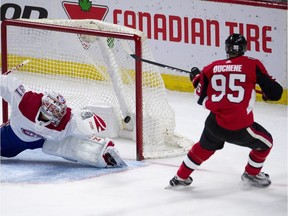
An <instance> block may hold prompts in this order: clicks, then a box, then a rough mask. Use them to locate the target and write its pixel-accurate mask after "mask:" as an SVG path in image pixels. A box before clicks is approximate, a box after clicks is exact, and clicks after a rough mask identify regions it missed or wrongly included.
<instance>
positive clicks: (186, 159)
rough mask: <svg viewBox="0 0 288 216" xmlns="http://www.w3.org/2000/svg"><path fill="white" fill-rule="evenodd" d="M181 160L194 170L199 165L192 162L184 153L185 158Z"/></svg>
mask: <svg viewBox="0 0 288 216" xmlns="http://www.w3.org/2000/svg"><path fill="white" fill-rule="evenodd" d="M183 162H184V163H185V165H186V166H187V167H188V168H190V169H193V170H195V169H197V168H198V167H199V165H198V164H196V163H194V162H193V161H191V160H190V159H189V158H188V156H187V155H186V157H185V159H184V161H183Z"/></svg>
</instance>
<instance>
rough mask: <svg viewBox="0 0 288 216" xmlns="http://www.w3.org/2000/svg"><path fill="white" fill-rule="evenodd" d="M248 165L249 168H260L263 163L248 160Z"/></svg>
mask: <svg viewBox="0 0 288 216" xmlns="http://www.w3.org/2000/svg"><path fill="white" fill-rule="evenodd" d="M248 163H249V165H250V166H252V167H255V168H261V167H263V165H264V162H262V163H257V162H255V161H253V160H251V158H249V160H248Z"/></svg>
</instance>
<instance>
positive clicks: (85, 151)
mask: <svg viewBox="0 0 288 216" xmlns="http://www.w3.org/2000/svg"><path fill="white" fill-rule="evenodd" d="M1 97H2V98H3V99H4V100H5V101H6V102H8V103H9V104H10V107H11V114H10V119H9V121H8V122H6V123H5V124H3V125H2V126H1V148H0V150H1V156H2V157H9V158H10V157H15V156H16V155H18V154H19V153H21V152H23V151H25V150H27V149H37V148H42V151H43V152H44V153H47V154H51V155H56V156H60V157H63V158H65V159H68V160H72V161H78V162H81V163H84V164H87V165H91V166H95V167H99V168H103V167H114V166H120V167H121V166H126V164H125V162H124V161H123V160H122V159H121V157H120V156H119V154H118V151H117V149H116V148H115V147H114V143H113V142H112V141H111V140H110V139H108V138H99V137H97V133H98V132H100V131H102V130H105V128H106V125H105V122H104V121H103V119H101V118H100V117H99V116H97V115H96V114H94V113H92V112H91V111H90V110H87V109H83V110H72V109H71V108H69V107H67V105H66V101H65V99H64V97H63V96H62V95H61V94H58V93H55V92H48V93H44V94H42V93H35V92H32V91H26V90H25V88H24V86H23V85H22V84H21V83H20V82H19V81H18V80H17V79H15V78H13V76H11V75H1Z"/></svg>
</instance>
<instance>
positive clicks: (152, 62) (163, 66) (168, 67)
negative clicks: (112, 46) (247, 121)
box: [130, 54, 263, 94]
mask: <svg viewBox="0 0 288 216" xmlns="http://www.w3.org/2000/svg"><path fill="white" fill-rule="evenodd" d="M130 56H131V57H132V58H134V59H135V60H138V61H142V62H146V63H148V64H152V65H156V66H159V67H162V68H167V69H170V70H175V71H178V72H181V73H188V74H191V75H192V76H193V78H194V75H193V73H192V72H191V71H187V70H183V69H180V68H176V67H172V66H169V65H165V64H161V63H158V62H154V61H150V60H147V59H143V58H140V57H139V56H136V55H135V54H130ZM255 91H256V93H258V94H263V93H262V91H260V90H257V89H255Z"/></svg>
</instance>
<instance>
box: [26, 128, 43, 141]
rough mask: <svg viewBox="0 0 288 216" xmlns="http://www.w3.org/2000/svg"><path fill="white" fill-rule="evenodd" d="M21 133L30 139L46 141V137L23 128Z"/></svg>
mask: <svg viewBox="0 0 288 216" xmlns="http://www.w3.org/2000/svg"><path fill="white" fill-rule="evenodd" d="M21 131H22V133H23V134H25V135H26V136H30V137H34V138H39V139H45V137H43V136H41V135H39V134H37V133H35V132H33V131H30V130H27V129H24V128H21Z"/></svg>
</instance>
